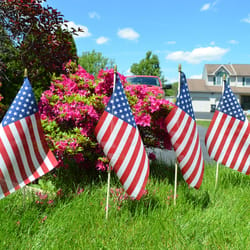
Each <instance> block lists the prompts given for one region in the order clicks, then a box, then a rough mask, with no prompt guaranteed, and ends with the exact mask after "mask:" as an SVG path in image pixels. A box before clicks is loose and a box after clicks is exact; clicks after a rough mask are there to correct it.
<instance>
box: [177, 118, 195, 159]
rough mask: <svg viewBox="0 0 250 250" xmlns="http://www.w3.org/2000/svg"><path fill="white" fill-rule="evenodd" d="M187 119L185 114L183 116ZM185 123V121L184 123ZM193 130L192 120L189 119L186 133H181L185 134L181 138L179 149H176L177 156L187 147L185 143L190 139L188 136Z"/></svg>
mask: <svg viewBox="0 0 250 250" xmlns="http://www.w3.org/2000/svg"><path fill="white" fill-rule="evenodd" d="M186 117H187V119H188V118H189V116H188V115H187V114H185V118H186ZM185 123H186V121H185ZM193 128H194V120H193V119H191V122H190V123H189V126H188V131H182V132H183V133H185V136H182V138H184V139H183V140H182V142H181V144H180V145H179V147H178V148H177V149H176V154H177V155H179V154H180V153H181V152H182V151H183V150H184V149H185V148H186V146H187V142H188V140H189V139H190V135H191V133H192V131H193Z"/></svg>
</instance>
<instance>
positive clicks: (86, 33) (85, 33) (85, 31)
mask: <svg viewBox="0 0 250 250" xmlns="http://www.w3.org/2000/svg"><path fill="white" fill-rule="evenodd" d="M65 25H67V26H65ZM63 28H65V29H68V30H71V28H74V29H75V30H78V28H80V29H81V30H82V31H83V32H76V33H77V34H78V35H77V36H76V35H74V38H80V37H89V36H91V33H90V32H89V30H88V28H87V27H86V26H83V25H79V24H75V23H74V22H72V21H70V22H66V23H64V24H63Z"/></svg>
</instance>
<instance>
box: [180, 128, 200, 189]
mask: <svg viewBox="0 0 250 250" xmlns="http://www.w3.org/2000/svg"><path fill="white" fill-rule="evenodd" d="M193 130H194V131H195V127H194V128H193ZM199 144H200V142H199V139H198V138H197V139H196V141H195V145H194V148H193V150H192V154H191V152H188V151H189V145H190V144H188V146H187V148H186V151H187V152H188V153H189V154H191V155H190V157H189V158H188V161H187V162H186V163H185V166H183V168H182V169H181V172H182V174H183V175H184V174H186V172H188V170H189V169H190V168H191V166H192V163H193V161H194V158H195V154H196V152H197V151H198V148H199ZM199 153H200V152H199ZM199 157H200V156H199ZM178 159H179V158H178ZM179 162H180V164H181V163H182V162H181V161H179ZM197 166H198V167H199V165H198V163H197V162H196V164H195V167H197ZM193 171H194V169H192V172H193ZM189 184H190V183H189Z"/></svg>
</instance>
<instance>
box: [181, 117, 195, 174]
mask: <svg viewBox="0 0 250 250" xmlns="http://www.w3.org/2000/svg"><path fill="white" fill-rule="evenodd" d="M191 119H192V118H191ZM188 125H191V123H188ZM186 131H187V130H183V131H182V136H180V137H182V138H185V134H186ZM195 132H196V129H195V126H193V128H192V132H191V134H190V136H189V139H188V141H187V144H186V145H185V147H184V148H183V150H182V152H180V153H179V154H178V155H177V159H178V161H179V162H180V163H181V162H182V160H183V159H184V158H185V156H186V155H187V153H188V152H189V150H190V145H191V144H192V141H193V138H194V135H195ZM196 143H197V142H196ZM193 151H194V150H193ZM194 152H195V151H194ZM188 169H189V166H188V165H187V164H186V165H185V166H182V169H181V171H182V173H183V174H185V173H186V172H187V170H188Z"/></svg>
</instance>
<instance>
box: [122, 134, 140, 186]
mask: <svg viewBox="0 0 250 250" xmlns="http://www.w3.org/2000/svg"><path fill="white" fill-rule="evenodd" d="M138 139H139V140H140V138H138ZM143 151H144V147H142V145H141V144H140V149H139V152H138V155H137V156H136V160H135V163H134V164H133V168H132V169H131V170H133V171H130V173H129V175H128V178H127V180H126V181H125V182H124V184H123V186H124V187H125V189H126V190H127V189H128V188H129V186H130V185H131V183H132V181H133V179H134V177H135V174H136V172H137V171H138V168H139V166H140V163H141V159H142V156H143Z"/></svg>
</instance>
